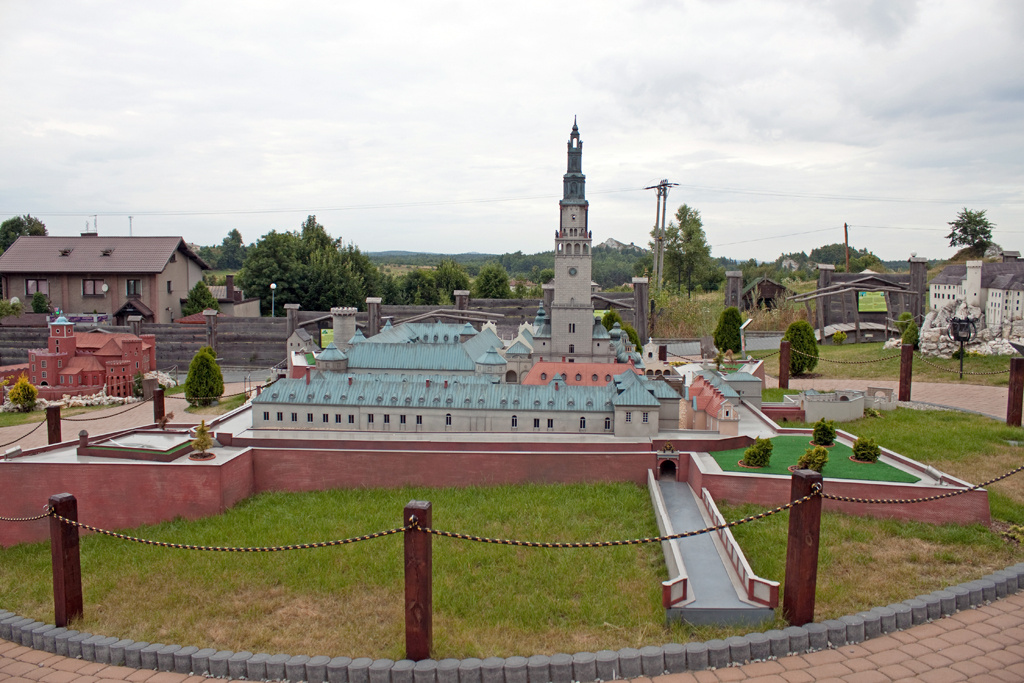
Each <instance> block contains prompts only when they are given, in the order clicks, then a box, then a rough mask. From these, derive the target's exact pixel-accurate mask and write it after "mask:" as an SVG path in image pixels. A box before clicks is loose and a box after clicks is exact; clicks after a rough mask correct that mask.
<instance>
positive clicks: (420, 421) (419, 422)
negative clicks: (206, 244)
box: [416, 415, 423, 425]
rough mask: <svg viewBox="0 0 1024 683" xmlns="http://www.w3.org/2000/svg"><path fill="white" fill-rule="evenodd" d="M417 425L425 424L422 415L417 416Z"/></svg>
mask: <svg viewBox="0 0 1024 683" xmlns="http://www.w3.org/2000/svg"><path fill="white" fill-rule="evenodd" d="M416 424H418V425H421V424H423V416H422V415H417V416H416Z"/></svg>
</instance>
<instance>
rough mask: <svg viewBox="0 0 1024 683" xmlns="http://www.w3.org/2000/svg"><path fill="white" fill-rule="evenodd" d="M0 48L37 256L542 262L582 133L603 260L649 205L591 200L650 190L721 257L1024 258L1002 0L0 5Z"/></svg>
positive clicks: (1019, 82)
mask: <svg viewBox="0 0 1024 683" xmlns="http://www.w3.org/2000/svg"><path fill="white" fill-rule="evenodd" d="M0 21H3V22H4V25H5V27H6V28H7V29H8V30H7V33H6V35H7V37H6V39H5V41H3V43H2V44H0V93H2V94H3V95H4V99H5V102H6V106H5V107H4V108H3V110H2V111H0V140H2V142H3V146H2V148H3V149H4V154H5V159H4V164H3V165H2V166H0V210H2V211H5V212H6V213H7V214H8V215H13V214H14V213H26V212H31V213H33V214H41V215H42V217H43V219H44V221H45V222H46V223H47V225H48V226H49V227H50V229H51V233H58V234H59V233H64V234H66V233H74V232H77V231H78V230H80V228H81V227H82V225H83V221H84V219H85V217H86V216H87V215H90V214H94V213H97V212H99V213H101V214H102V213H128V212H131V213H133V214H134V215H135V220H134V227H135V231H136V234H181V235H183V236H184V237H185V238H186V239H189V240H191V241H195V242H198V243H200V244H213V243H217V242H219V241H220V240H221V239H222V238H223V236H224V235H226V234H227V232H228V231H229V230H230V229H232V228H238V229H239V230H241V231H242V234H243V236H244V237H245V239H246V240H248V241H251V240H255V239H256V238H257V237H259V236H260V235H261V234H263V233H265V232H267V231H269V230H270V229H279V230H280V229H294V228H297V227H298V226H299V225H300V223H301V221H302V219H303V218H304V217H305V215H306V214H307V213H314V212H316V213H318V216H319V218H320V220H321V222H322V223H324V225H326V226H327V227H328V229H330V230H331V231H332V233H334V234H336V235H339V234H340V235H342V236H344V237H345V238H346V239H351V240H352V241H354V242H355V243H356V244H358V245H359V246H360V247H361V248H363V249H366V250H379V249H391V248H406V249H420V250H431V251H442V252H456V251H465V250H473V251H506V250H511V251H514V250H516V249H522V250H523V251H527V252H530V251H538V250H542V249H548V248H550V247H551V235H552V234H553V231H554V227H555V222H556V220H557V218H556V217H557V210H556V204H557V199H558V196H559V194H560V191H561V174H562V173H564V171H565V157H564V148H563V147H562V145H563V144H564V142H565V140H566V138H567V136H568V132H569V128H570V126H571V119H572V117H573V115H579V122H580V128H581V132H582V136H583V140H584V171H585V172H586V173H587V175H588V190H589V192H590V200H591V224H592V226H593V229H594V232H595V238H597V239H599V240H603V239H604V238H606V237H609V236H611V237H615V238H617V239H620V240H623V241H626V242H629V241H636V242H638V243H642V242H644V241H645V239H646V238H645V233H646V232H647V231H648V230H649V229H650V226H651V224H652V223H653V221H652V217H651V216H650V214H651V213H652V212H653V210H654V200H653V197H652V196H651V193H649V192H647V193H645V192H642V191H631V192H611V191H618V190H622V189H626V188H632V189H634V190H636V188H642V187H644V186H645V185H649V184H652V183H655V182H657V181H658V180H660V179H661V178H668V179H670V180H672V181H675V182H679V183H681V185H682V186H681V187H679V188H677V189H676V190H674V191H673V193H672V195H671V196H670V201H671V202H673V203H677V202H678V203H682V202H684V201H685V202H687V203H689V204H691V205H693V206H696V207H697V208H699V209H700V210H701V212H702V215H703V217H704V219H705V224H706V227H707V232H708V237H709V240H710V241H711V243H712V244H713V245H715V244H727V243H729V246H727V247H722V248H721V249H720V250H719V249H716V251H715V253H716V254H722V255H730V256H735V257H742V258H749V257H759V258H772V257H774V256H775V255H776V254H778V253H779V252H782V251H799V250H800V249H805V250H809V249H810V248H812V247H814V246H817V245H818V244H820V243H822V242H824V241H837V240H838V239H840V238H841V226H842V223H843V222H844V221H845V222H848V223H851V224H854V225H881V226H895V227H907V228H921V227H926V228H932V229H933V232H920V231H912V230H902V231H901V230H887V231H880V230H878V229H875V228H872V229H864V230H860V231H854V233H853V234H854V235H856V239H855V240H854V241H855V244H856V245H857V246H868V247H869V248H872V249H874V250H875V251H876V252H877V253H879V254H880V255H882V256H883V257H886V258H904V257H906V256H907V255H908V254H909V252H910V251H917V252H919V253H922V254H928V255H931V256H933V257H939V256H943V255H946V254H948V253H950V252H951V250H950V249H949V248H948V247H946V246H945V243H944V240H943V239H942V236H943V235H944V234H945V232H946V228H945V222H946V221H948V220H951V219H952V217H953V216H954V215H955V213H956V211H957V210H958V209H959V208H960V206H959V204H958V202H962V203H967V204H968V205H970V206H971V207H972V208H987V209H988V210H989V216H990V217H991V218H992V219H993V220H994V221H995V222H996V223H997V224H998V225H999V228H998V229H997V231H996V238H997V240H999V241H1000V242H1002V243H1003V244H1004V245H1005V246H1007V247H1008V248H1020V243H1021V241H1022V240H1021V235H1024V232H1022V233H1016V232H1012V231H1013V230H1018V229H1022V230H1024V227H1021V218H1022V217H1024V215H1022V214H1024V211H1022V202H1024V198H1022V197H1021V189H1020V188H1021V187H1022V186H1024V183H1022V180H1024V177H1022V175H1024V170H1022V167H1021V164H1022V162H1021V159H1022V158H1024V154H1022V151H1024V140H1022V133H1021V131H1020V126H1019V121H1020V120H1021V118H1022V116H1021V114H1022V111H1021V109H1022V104H1024V78H1022V76H1024V73H1022V70H1024V66H1022V65H1024V59H1022V56H1024V55H1022V54H1021V52H1022V49H1021V44H1022V43H1021V37H1022V35H1024V11H1021V10H1020V9H1019V4H1017V3H1014V2H1010V1H1009V0H1005V1H998V0H991V1H990V2H979V3H972V4H970V5H966V4H963V3H958V2H953V1H952V0H950V1H948V2H939V1H930V0H929V1H924V0H923V1H922V2H883V1H881V0H875V1H872V2H855V1H853V0H848V1H843V0H835V1H833V2H827V3H819V2H797V1H793V2H783V1H781V0H777V1H775V2H752V1H748V0H736V1H734V2H679V3H673V4H663V3H652V2H633V3H621V2H610V1H608V2H592V3H587V4H586V5H567V4H562V3H540V2H524V3H515V4H513V5H488V4H484V3H471V2H447V3H411V2H390V3H383V4H370V3H358V4H357V3H316V2H313V3H303V4H301V5H292V6H285V5H283V4H274V3H213V4H210V3H173V4H172V3H161V4H157V5H146V4H138V3H127V2H99V3H90V4H83V3H78V4H70V5H67V4H63V3H54V2H16V3H5V4H4V5H2V6H0ZM702 188H714V189H702ZM725 188H734V189H741V190H749V191H753V192H757V193H759V194H751V193H737V192H732V191H725ZM791 195H830V196H831V198H809V197H801V196H791ZM523 197H529V198H535V197H540V198H536V199H518V200H516V201H481V200H507V199H512V198H523ZM856 197H870V198H894V199H901V200H919V201H900V202H892V201H860V200H858V199H856ZM928 200H937V201H928ZM438 202H448V203H444V204H441V205H430V206H426V205H424V204H425V203H431V204H436V203H438ZM357 207H372V208H357ZM278 209H295V210H294V211H293V212H288V213H283V212H273V213H242V214H225V213H214V214H212V215H171V216H167V215H153V214H154V212H182V211H184V212H189V211H191V212H197V211H209V212H224V211H229V210H240V211H260V210H278ZM326 209H343V210H333V211H326ZM76 212H77V215H73V216H61V215H57V214H61V213H76ZM99 224H100V230H101V232H107V233H114V234H125V233H126V232H127V227H128V221H127V218H126V217H124V216H101V217H100V219H99ZM818 228H820V229H830V230H831V232H823V233H820V234H813V235H809V236H804V237H789V238H782V239H778V240H766V241H757V242H749V241H748V242H745V243H740V244H732V243H734V242H744V240H751V239H758V238H761V237H766V236H772V235H780V234H788V233H793V232H800V231H806V230H812V229H818ZM837 229H838V230H839V232H838V234H836V233H835V231H836V230H837ZM851 239H854V238H851Z"/></svg>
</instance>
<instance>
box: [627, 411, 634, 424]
mask: <svg viewBox="0 0 1024 683" xmlns="http://www.w3.org/2000/svg"><path fill="white" fill-rule="evenodd" d="M632 421H633V413H631V412H629V411H628V410H627V411H626V422H632Z"/></svg>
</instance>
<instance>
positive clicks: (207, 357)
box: [185, 346, 224, 406]
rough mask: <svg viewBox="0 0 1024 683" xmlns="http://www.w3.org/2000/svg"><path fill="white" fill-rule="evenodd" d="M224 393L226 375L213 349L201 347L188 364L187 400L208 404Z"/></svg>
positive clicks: (198, 403)
mask: <svg viewBox="0 0 1024 683" xmlns="http://www.w3.org/2000/svg"><path fill="white" fill-rule="evenodd" d="M223 393H224V375H223V374H221V371H220V367H219V366H218V365H217V358H216V356H215V355H214V352H213V349H212V348H210V347H209V346H204V347H203V348H201V349H199V351H198V352H197V353H196V355H195V356H194V357H193V358H192V362H191V363H189V365H188V377H186V378H185V400H187V401H188V402H189V403H191V404H192V405H200V406H208V405H210V404H211V403H213V401H214V399H216V398H219V397H220V395H221V394H223Z"/></svg>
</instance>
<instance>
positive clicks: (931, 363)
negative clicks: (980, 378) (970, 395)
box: [917, 351, 1010, 375]
mask: <svg viewBox="0 0 1024 683" xmlns="http://www.w3.org/2000/svg"><path fill="white" fill-rule="evenodd" d="M917 357H918V358H919V359H920V360H921V362H922V363H924V364H925V365H930V366H931V367H933V368H935V369H937V370H942V371H943V372H949V373H952V374H954V375H959V374H960V370H958V369H956V368H954V369H952V370H950V369H949V368H944V367H942V366H941V365H939V364H937V363H933V362H931V361H930V360H928V359H927V358H925V357H924V356H922V355H921V352H920V351H919V352H918V353H917ZM1009 372H1010V369H1009V368H1007V369H1005V370H995V371H993V372H971V371H970V370H964V371H963V374H965V375H1005V374H1008V373H1009Z"/></svg>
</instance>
